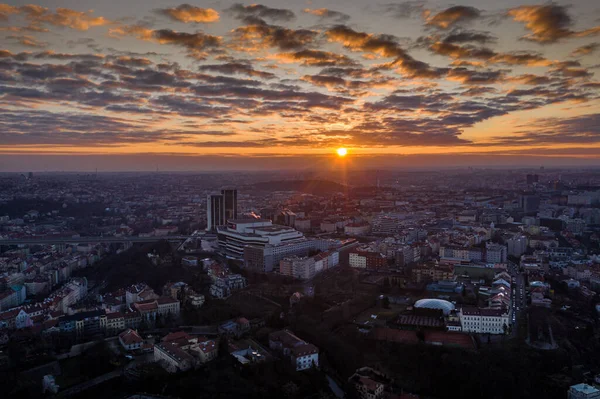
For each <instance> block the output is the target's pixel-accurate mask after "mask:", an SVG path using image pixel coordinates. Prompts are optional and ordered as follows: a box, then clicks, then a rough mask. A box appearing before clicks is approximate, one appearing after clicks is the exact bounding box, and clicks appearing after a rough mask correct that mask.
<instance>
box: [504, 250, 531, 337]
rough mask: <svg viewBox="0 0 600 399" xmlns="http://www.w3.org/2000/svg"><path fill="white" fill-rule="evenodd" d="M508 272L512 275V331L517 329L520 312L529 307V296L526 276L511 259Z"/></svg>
mask: <svg viewBox="0 0 600 399" xmlns="http://www.w3.org/2000/svg"><path fill="white" fill-rule="evenodd" d="M508 272H509V274H510V275H511V277H512V281H511V291H512V293H511V294H512V301H511V306H512V316H511V317H512V325H513V327H512V333H513V334H515V333H516V331H517V323H518V320H519V317H518V316H519V314H520V312H522V311H523V310H525V309H526V308H527V296H526V295H525V294H526V292H525V276H524V275H523V274H522V273H519V266H518V265H517V264H515V263H513V262H511V261H508Z"/></svg>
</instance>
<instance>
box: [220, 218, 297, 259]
mask: <svg viewBox="0 0 600 399" xmlns="http://www.w3.org/2000/svg"><path fill="white" fill-rule="evenodd" d="M217 234H218V245H219V251H220V252H221V254H223V255H225V256H227V257H229V258H233V259H240V260H241V259H244V248H245V247H247V246H248V245H254V246H258V247H264V246H265V245H267V244H271V245H280V244H288V243H296V242H299V241H303V240H305V238H304V235H303V234H302V233H301V232H299V231H297V230H295V229H294V228H293V227H288V226H281V225H277V224H273V223H272V222H271V221H270V220H262V219H233V220H229V221H228V222H227V225H225V226H218V227H217Z"/></svg>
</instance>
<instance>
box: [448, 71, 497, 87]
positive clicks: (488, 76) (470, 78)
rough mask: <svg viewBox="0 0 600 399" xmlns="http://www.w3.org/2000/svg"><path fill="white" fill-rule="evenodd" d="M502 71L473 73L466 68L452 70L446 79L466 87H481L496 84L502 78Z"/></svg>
mask: <svg viewBox="0 0 600 399" xmlns="http://www.w3.org/2000/svg"><path fill="white" fill-rule="evenodd" d="M504 75H505V74H504V72H502V71H489V70H488V71H473V70H471V69H467V68H453V69H451V70H450V72H448V76H447V79H448V80H452V81H455V82H460V83H462V84H466V85H482V84H494V83H498V82H499V81H500V80H501V79H503V78H504Z"/></svg>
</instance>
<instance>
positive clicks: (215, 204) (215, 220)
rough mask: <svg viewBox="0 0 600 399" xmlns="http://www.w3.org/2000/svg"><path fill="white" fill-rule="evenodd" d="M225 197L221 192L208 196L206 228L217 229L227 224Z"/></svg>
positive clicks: (208, 229) (209, 229)
mask: <svg viewBox="0 0 600 399" xmlns="http://www.w3.org/2000/svg"><path fill="white" fill-rule="evenodd" d="M225 220H226V219H225V199H224V197H223V195H221V194H210V195H208V197H206V230H207V231H215V230H216V229H217V226H223V225H224V224H225Z"/></svg>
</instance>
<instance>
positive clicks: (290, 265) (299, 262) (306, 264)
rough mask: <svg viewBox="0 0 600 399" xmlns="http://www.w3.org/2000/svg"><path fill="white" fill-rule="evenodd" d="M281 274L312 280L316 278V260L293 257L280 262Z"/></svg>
mask: <svg viewBox="0 0 600 399" xmlns="http://www.w3.org/2000/svg"><path fill="white" fill-rule="evenodd" d="M279 273H280V274H282V275H284V276H290V277H294V278H297V279H301V280H310V279H311V278H313V277H314V276H315V258H314V257H302V258H300V257H298V256H292V257H288V258H285V259H283V260H282V261H281V262H279Z"/></svg>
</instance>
